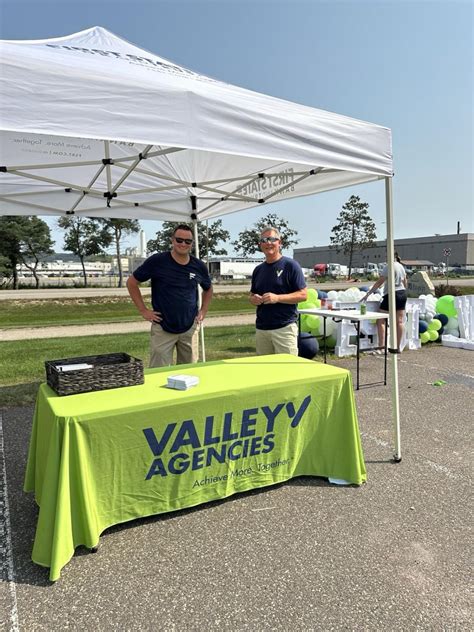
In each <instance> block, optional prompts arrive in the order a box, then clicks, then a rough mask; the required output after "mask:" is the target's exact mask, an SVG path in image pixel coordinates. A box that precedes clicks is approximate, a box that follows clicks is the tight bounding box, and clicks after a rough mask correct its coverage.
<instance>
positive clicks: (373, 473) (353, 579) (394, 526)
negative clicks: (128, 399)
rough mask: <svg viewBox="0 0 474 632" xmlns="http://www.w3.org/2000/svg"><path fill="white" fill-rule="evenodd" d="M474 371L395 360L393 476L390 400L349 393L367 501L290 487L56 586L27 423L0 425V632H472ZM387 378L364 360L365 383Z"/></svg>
mask: <svg viewBox="0 0 474 632" xmlns="http://www.w3.org/2000/svg"><path fill="white" fill-rule="evenodd" d="M472 359H473V356H472V352H470V351H465V350H461V349H452V348H446V347H441V346H440V345H431V346H430V347H426V348H423V349H422V350H421V351H411V352H406V353H404V354H403V355H402V357H401V360H400V362H399V378H400V401H401V426H402V455H403V458H402V461H401V463H398V464H394V463H393V462H392V460H391V457H392V447H391V446H392V444H393V440H392V421H391V389H390V387H389V386H387V387H383V386H377V387H372V388H366V389H361V390H360V391H358V392H357V393H356V401H357V410H358V415H359V422H360V428H361V433H362V442H363V448H364V455H365V459H366V465H367V471H368V481H367V483H366V484H365V485H362V486H361V487H352V486H351V487H337V486H332V485H329V484H328V482H327V481H326V480H325V479H319V478H309V477H306V478H298V479H294V480H292V481H289V482H288V483H285V484H282V485H278V486H276V487H272V488H266V489H264V490H258V491H255V492H250V493H246V494H241V495H238V496H233V497H232V498H230V499H227V500H225V501H220V502H215V503H210V504H208V505H203V506H200V507H198V508H194V509H191V510H186V511H181V512H177V513H174V514H168V515H162V516H156V517H152V518H146V519H140V520H135V521H133V522H130V523H127V524H123V525H119V526H116V527H113V528H111V529H108V530H107V531H106V532H105V533H104V534H103V535H102V537H101V541H100V547H99V551H98V553H96V554H92V553H90V552H88V551H87V550H85V549H78V550H77V552H76V555H75V556H74V558H73V559H72V560H71V561H70V562H69V564H68V565H67V566H66V567H65V568H64V569H63V571H62V575H61V578H60V580H59V581H57V582H56V583H51V582H50V581H49V580H48V570H47V569H45V568H41V567H39V566H36V565H35V564H33V563H32V562H31V560H30V555H31V548H32V542H33V537H34V530H35V524H36V518H37V508H36V505H35V502H34V499H33V496H32V495H31V494H25V493H23V492H22V485H23V475H24V470H25V464H26V454H27V449H28V442H29V435H30V430H31V420H32V414H33V410H32V408H31V407H26V408H11V409H5V410H4V411H3V415H2V427H3V452H2V454H3V456H2V463H0V465H1V467H0V470H3V479H4V480H3V484H4V487H6V489H5V490H4V491H7V496H6V498H7V502H6V503H5V502H4V503H3V505H2V506H1V509H2V513H3V523H2V524H0V533H1V536H2V537H1V540H0V542H1V544H0V555H1V562H2V565H1V569H0V570H1V572H2V575H3V580H4V581H3V582H2V584H1V588H0V611H1V612H2V613H3V615H4V616H2V617H0V629H1V630H22V631H30V630H48V631H52V630H67V629H71V630H76V629H81V630H156V629H161V630H170V631H171V630H173V631H194V630H196V631H197V630H200V631H202V630H236V631H239V630H252V631H254V630H255V631H260V630H277V631H280V630H281V631H289V630H291V631H294V630H456V631H457V630H471V629H472V610H471V600H470V582H471V575H470V553H471V552H472V550H471V549H470V540H469V533H470V513H471V512H470V502H471V496H472V494H471V489H472V481H471V478H472V473H471V460H470V456H471V453H472V439H471V436H472V431H471V427H472V418H473V414H472V408H473V407H472V401H473V387H474V370H473V368H472V366H473V363H472ZM337 363H338V364H339V365H340V366H344V367H346V368H350V369H351V370H353V369H355V360H354V359H345V360H339V361H338V362H337ZM382 369H383V358H381V357H373V356H366V357H364V358H363V359H362V360H361V371H362V375H361V377H362V379H363V380H364V381H376V380H377V379H379V378H380V375H381V373H382ZM439 380H443V381H445V382H446V383H445V384H442V385H441V386H434V385H433V383H434V382H436V381H439ZM0 439H2V437H0ZM0 447H1V446H0ZM0 473H1V472H0ZM2 529H3V532H2ZM471 586H472V584H471ZM1 620H3V624H2V623H1ZM2 626H3V627H2Z"/></svg>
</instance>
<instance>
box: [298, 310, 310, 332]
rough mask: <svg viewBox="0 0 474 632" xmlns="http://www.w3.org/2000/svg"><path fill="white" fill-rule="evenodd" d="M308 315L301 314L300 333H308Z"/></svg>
mask: <svg viewBox="0 0 474 632" xmlns="http://www.w3.org/2000/svg"><path fill="white" fill-rule="evenodd" d="M309 317H310V314H301V321H300V322H301V331H304V332H309V331H310V329H311V327H310V326H309V325H308V318H309Z"/></svg>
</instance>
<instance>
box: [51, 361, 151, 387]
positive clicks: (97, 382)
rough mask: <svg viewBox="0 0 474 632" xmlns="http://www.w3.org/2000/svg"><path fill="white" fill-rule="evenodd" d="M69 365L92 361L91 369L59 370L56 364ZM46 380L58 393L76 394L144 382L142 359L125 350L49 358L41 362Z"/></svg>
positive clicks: (90, 362)
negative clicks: (58, 358)
mask: <svg viewBox="0 0 474 632" xmlns="http://www.w3.org/2000/svg"><path fill="white" fill-rule="evenodd" d="M69 364H91V365H92V368H89V369H78V370H70V371H64V372H63V371H61V370H59V369H58V368H57V367H58V366H64V365H69ZM44 366H45V368H46V381H47V383H48V386H50V387H51V388H52V389H53V390H54V391H56V393H57V394H58V395H75V394H77V393H88V392H90V391H103V390H105V389H107V388H120V387H121V386H135V385H136V384H143V382H144V377H143V362H142V361H141V360H140V359H139V358H133V357H132V356H129V355H128V354H127V353H107V354H105V355H96V356H84V357H81V358H65V359H64V360H48V361H46V362H45V363H44Z"/></svg>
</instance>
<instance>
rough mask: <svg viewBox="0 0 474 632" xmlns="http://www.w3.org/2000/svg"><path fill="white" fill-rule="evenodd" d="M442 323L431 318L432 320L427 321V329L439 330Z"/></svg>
mask: <svg viewBox="0 0 474 632" xmlns="http://www.w3.org/2000/svg"><path fill="white" fill-rule="evenodd" d="M442 326H443V325H442V323H441V321H440V320H438V319H437V318H433V320H432V321H431V322H430V323H429V325H428V329H429V330H430V331H431V330H433V331H439V330H440V329H441V327H442Z"/></svg>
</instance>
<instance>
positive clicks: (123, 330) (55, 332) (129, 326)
mask: <svg viewBox="0 0 474 632" xmlns="http://www.w3.org/2000/svg"><path fill="white" fill-rule="evenodd" d="M254 323H255V314H253V313H252V314H231V315H230V316H208V317H207V318H206V320H205V321H204V326H205V327H228V326H230V325H252V324H254ZM149 330H150V323H149V322H147V321H146V320H138V321H136V322H135V321H133V322H127V323H103V324H97V325H62V326H60V327H32V328H29V327H22V328H19V329H0V340H1V341H2V342H7V341H11V340H33V339H38V338H72V337H74V338H76V337H77V336H103V335H107V334H129V333H140V332H142V331H149Z"/></svg>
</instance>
